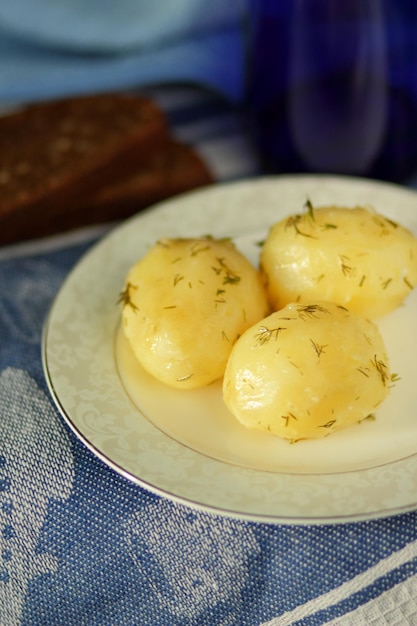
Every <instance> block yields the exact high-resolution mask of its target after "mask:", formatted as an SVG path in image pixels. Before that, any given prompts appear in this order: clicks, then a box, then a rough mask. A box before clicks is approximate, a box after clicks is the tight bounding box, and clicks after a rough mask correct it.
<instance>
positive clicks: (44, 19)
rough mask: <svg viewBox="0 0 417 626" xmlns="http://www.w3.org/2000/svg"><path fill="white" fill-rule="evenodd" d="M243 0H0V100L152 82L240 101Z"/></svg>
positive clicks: (81, 91) (4, 101)
mask: <svg viewBox="0 0 417 626" xmlns="http://www.w3.org/2000/svg"><path fill="white" fill-rule="evenodd" d="M246 3H247V0H228V1H227V2H224V0H210V2H207V1H205V0H167V1H166V2H165V1H164V2H161V1H159V2H158V1H156V2H155V1H152V0H120V1H118V2H110V1H108V0H106V1H100V0H84V1H83V0H62V1H60V2H50V1H49V0H13V2H2V3H0V102H3V103H8V102H16V101H19V102H24V101H31V100H41V99H49V98H53V97H60V96H66V95H70V94H72V93H79V94H81V93H89V92H92V91H109V90H115V89H123V88H132V87H141V86H143V85H150V84H158V83H173V82H175V83H179V82H185V83H197V84H200V85H205V86H206V87H209V88H211V89H214V90H216V91H218V92H219V93H221V94H222V95H223V96H225V97H226V98H228V99H230V100H232V101H239V100H240V99H241V98H242V95H243V91H244V82H245V77H244V53H245V42H244V29H243V21H244V16H245V8H246Z"/></svg>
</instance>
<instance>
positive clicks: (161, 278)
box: [121, 238, 269, 389]
mask: <svg viewBox="0 0 417 626" xmlns="http://www.w3.org/2000/svg"><path fill="white" fill-rule="evenodd" d="M121 300H122V302H123V311H122V322H123V330H124V333H125V335H126V337H127V339H128V340H129V342H130V345H131V347H132V349H133V352H134V353H135V355H136V357H137V359H138V360H139V362H140V363H141V364H142V366H143V367H144V368H145V369H146V370H147V371H148V372H149V373H150V374H152V375H153V376H154V377H155V378H157V379H158V380H160V381H162V382H163V383H165V384H167V385H170V386H171V387H177V388H180V389H191V388H196V387H202V386H205V385H208V384H209V383H211V382H213V381H215V380H216V379H218V378H221V377H222V376H223V373H224V370H225V367H226V362H227V359H228V356H229V354H230V351H231V349H232V346H233V344H234V343H235V341H236V339H237V338H238V337H239V336H240V335H241V334H242V333H243V332H244V331H245V330H246V329H247V328H248V327H249V326H251V325H252V324H254V323H255V322H256V321H258V320H259V319H261V318H262V317H264V316H265V315H266V314H267V312H268V311H269V307H268V302H267V297H266V294H265V291H264V287H263V285H262V281H261V279H260V275H259V272H258V271H257V270H256V269H255V268H254V267H253V266H252V265H251V263H250V262H249V261H248V260H247V259H246V257H244V256H243V255H242V254H241V253H240V252H239V251H238V250H237V249H236V247H235V246H234V244H233V243H232V242H231V241H230V240H226V239H225V240H219V239H212V238H201V239H162V240H160V241H158V242H157V243H156V244H155V245H154V246H153V247H152V248H151V249H150V250H149V251H148V253H147V254H146V255H145V256H144V257H143V258H142V259H141V260H139V261H138V262H137V263H136V264H135V265H134V266H133V267H132V268H131V269H130V271H129V273H128V275H127V277H126V281H125V286H124V291H123V293H122V295H121Z"/></svg>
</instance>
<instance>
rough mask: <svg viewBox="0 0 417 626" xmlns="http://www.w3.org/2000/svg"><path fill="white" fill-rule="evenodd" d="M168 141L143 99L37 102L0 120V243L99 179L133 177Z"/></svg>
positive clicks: (161, 118) (160, 118)
mask: <svg viewBox="0 0 417 626" xmlns="http://www.w3.org/2000/svg"><path fill="white" fill-rule="evenodd" d="M167 141H168V128H167V122H166V119H165V115H164V114H163V113H162V111H160V109H159V108H158V107H157V106H156V105H155V104H154V103H153V102H152V101H150V100H149V99H147V98H144V97H141V96H136V95H131V94H102V95H94V96H82V97H77V98H67V99H63V100H58V101H53V102H44V103H39V104H35V105H31V106H28V107H25V108H23V109H20V110H18V111H17V112H15V113H13V114H11V115H7V116H4V117H0V240H1V241H2V242H6V241H13V240H14V239H15V237H12V234H11V233H10V235H7V233H6V232H5V231H6V230H7V229H8V228H9V227H10V228H13V225H16V223H17V222H18V221H19V220H21V222H22V223H26V224H27V223H29V222H30V221H32V223H35V222H36V219H37V218H39V219H44V218H45V217H46V216H47V215H49V216H50V217H51V219H52V218H54V217H56V216H58V215H59V214H61V215H62V213H63V212H64V211H65V210H66V209H67V208H68V207H71V205H72V201H73V199H75V198H79V197H80V196H81V195H82V194H85V193H91V192H92V191H93V190H95V189H97V188H98V187H99V186H100V185H101V183H102V181H103V180H106V181H109V180H112V179H115V180H116V179H118V178H120V176H121V175H123V176H125V175H128V174H129V173H132V172H134V171H136V170H137V168H138V167H139V166H140V165H141V164H143V163H144V162H145V161H146V160H147V159H148V158H149V156H150V155H151V154H152V153H153V152H156V151H157V150H158V149H159V148H161V147H162V146H163V145H164V144H165V143H166V142H167Z"/></svg>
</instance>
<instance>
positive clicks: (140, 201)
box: [0, 140, 213, 245]
mask: <svg viewBox="0 0 417 626" xmlns="http://www.w3.org/2000/svg"><path fill="white" fill-rule="evenodd" d="M212 182H213V176H212V175H211V173H210V171H209V170H208V168H207V166H206V165H205V163H204V161H203V160H202V159H201V157H200V156H199V155H198V154H197V153H196V152H195V151H194V150H193V149H192V148H191V147H189V146H186V145H184V144H181V143H178V142H176V141H172V140H170V141H167V142H166V143H165V144H164V145H163V146H162V147H161V148H160V149H159V150H158V151H157V152H154V153H152V155H150V156H149V159H148V160H147V161H146V162H145V163H141V164H140V165H139V166H138V167H137V170H136V172H135V173H134V174H129V175H128V176H123V177H120V178H119V179H118V180H115V181H111V182H108V181H103V183H102V185H101V186H100V188H98V189H97V190H96V191H95V192H90V193H89V194H80V195H79V196H78V197H77V198H73V201H72V203H71V205H70V206H66V207H65V209H59V210H56V211H54V212H53V213H51V212H50V211H43V210H40V211H38V212H37V215H36V219H35V220H33V219H28V220H26V219H22V217H21V216H19V215H17V214H16V215H15V219H13V216H12V215H11V216H10V217H11V219H9V220H8V225H7V228H4V220H2V217H1V215H0V245H4V244H10V243H14V242H16V241H23V240H25V239H35V238H39V237H44V236H47V235H52V234H55V233H58V232H65V231H68V230H72V229H76V228H80V227H82V226H88V225H93V224H98V223H106V222H113V221H116V220H120V219H123V218H126V217H129V216H131V215H133V214H135V213H137V212H138V211H140V210H141V209H144V208H147V207H149V206H151V205H153V204H155V203H156V202H159V201H161V200H165V199H167V198H170V197H172V196H175V195H177V194H179V193H182V192H185V191H189V190H191V189H195V188H197V187H201V186H204V185H208V184H210V183H212Z"/></svg>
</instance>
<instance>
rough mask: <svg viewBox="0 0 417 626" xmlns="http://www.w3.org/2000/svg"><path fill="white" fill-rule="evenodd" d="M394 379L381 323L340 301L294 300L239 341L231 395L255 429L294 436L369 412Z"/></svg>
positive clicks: (235, 410)
mask: <svg viewBox="0 0 417 626" xmlns="http://www.w3.org/2000/svg"><path fill="white" fill-rule="evenodd" d="M391 380H392V377H391V374H390V369H389V363H388V358H387V355H386V351H385V347H384V343H383V340H382V338H381V335H380V333H379V330H378V328H377V327H376V325H375V324H374V323H373V322H371V321H369V320H368V319H366V318H364V317H363V316H361V315H359V314H356V313H353V312H351V311H348V310H347V309H346V308H345V307H342V306H340V305H337V304H335V303H333V302H327V301H314V302H312V303H311V302H310V303H306V304H300V303H290V304H288V305H287V306H286V307H284V308H283V309H282V310H280V311H276V312H274V313H272V314H271V315H269V316H268V317H266V318H265V319H264V320H261V321H260V322H257V323H256V324H255V325H254V326H252V327H251V328H249V329H248V330H247V331H246V332H245V333H244V334H243V335H242V337H240V339H239V340H238V341H237V342H236V344H235V346H234V348H233V350H232V352H231V355H230V358H229V362H228V365H227V368H226V372H225V376H224V380H223V397H224V401H225V403H226V405H227V407H228V408H229V410H230V411H231V413H232V414H233V415H234V416H235V417H236V418H237V419H238V420H239V421H240V422H241V423H242V424H243V425H244V426H246V427H247V428H255V429H261V430H264V431H269V432H271V433H273V434H275V435H278V436H279V437H283V438H285V439H289V440H293V441H294V440H298V439H306V438H321V437H325V436H326V435H329V434H330V433H332V432H334V431H336V430H338V429H341V428H345V427H347V426H349V425H351V424H355V423H357V422H360V421H361V420H363V419H364V418H366V417H368V416H369V415H370V414H372V413H373V412H374V411H375V409H376V408H377V407H378V406H379V404H380V403H381V402H382V401H383V400H384V399H385V397H386V396H387V395H388V393H389V387H390V385H391Z"/></svg>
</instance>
